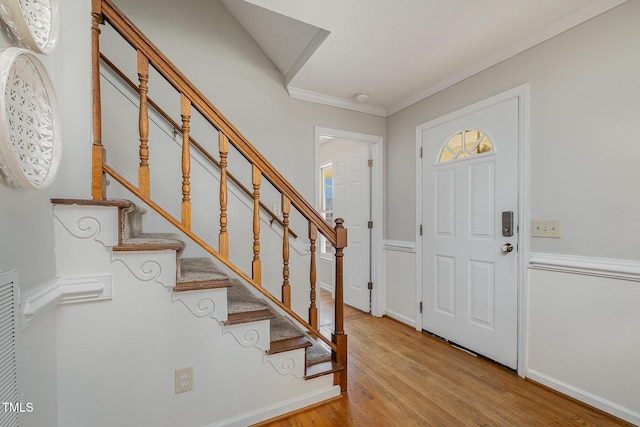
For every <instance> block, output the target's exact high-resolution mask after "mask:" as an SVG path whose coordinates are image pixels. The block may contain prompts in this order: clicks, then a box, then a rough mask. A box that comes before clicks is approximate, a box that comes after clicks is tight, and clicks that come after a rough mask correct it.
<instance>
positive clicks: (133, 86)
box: [100, 53, 298, 239]
mask: <svg viewBox="0 0 640 427" xmlns="http://www.w3.org/2000/svg"><path fill="white" fill-rule="evenodd" d="M100 60H101V61H102V62H104V63H105V65H107V66H108V67H109V68H110V69H111V70H112V71H113V72H114V73H116V75H117V76H118V78H120V79H121V80H122V81H123V82H124V83H125V84H126V85H127V86H129V87H130V88H131V89H133V90H135V91H136V92H138V86H137V85H136V84H135V83H134V82H132V81H131V79H129V77H127V75H126V74H124V73H123V72H122V71H121V70H120V69H119V68H118V67H117V66H116V65H115V64H114V63H113V62H112V61H111V60H110V59H109V58H108V57H107V56H106V55H104V54H102V53H100ZM147 103H148V105H149V107H151V108H153V109H154V110H155V111H156V113H158V114H159V115H160V116H161V117H162V118H163V119H164V120H165V121H166V122H167V123H168V124H169V126H171V127H172V128H174V129H175V130H177V131H179V132H180V133H182V132H183V130H182V126H180V125H179V124H178V122H176V121H175V120H173V119H172V118H171V116H169V114H168V113H167V112H166V111H165V110H164V109H163V108H162V107H160V106H159V105H158V104H156V103H155V102H154V101H153V99H152V98H151V97H149V96H147ZM189 144H191V145H193V146H194V147H195V149H196V150H198V152H199V153H200V154H202V155H203V156H205V157H206V158H207V160H209V161H210V162H211V163H213V164H214V165H215V166H216V167H217V168H218V169H220V162H219V161H218V160H217V159H216V158H215V157H213V155H212V154H211V153H209V151H207V150H206V149H205V148H204V147H203V146H202V145H201V144H200V143H199V142H198V141H197V140H196V139H195V138H193V137H192V136H191V135H189ZM227 178H229V180H230V181H232V182H233V183H234V184H235V185H236V186H237V187H238V188H239V189H240V190H241V191H242V192H243V193H245V194H246V195H247V196H249V197H253V193H252V192H251V190H249V189H248V188H247V187H246V186H245V185H244V184H242V182H240V180H238V179H237V178H236V177H235V176H234V175H233V174H231V172H228V171H227ZM258 203H259V205H260V208H261V209H262V210H263V211H265V212H266V213H267V215H269V216H270V217H271V220H272V221H275V222H276V223H277V224H279V225H280V226H281V227H284V224H283V223H282V220H281V219H280V217H279V216H278V215H276V214H275V213H274V212H273V211H272V210H271V209H269V207H268V206H267V205H265V204H264V203H262V202H258ZM289 235H290V236H291V237H293V238H294V239H297V238H298V235H297V234H296V233H295V232H294V231H293V230H292V229H291V228H289Z"/></svg>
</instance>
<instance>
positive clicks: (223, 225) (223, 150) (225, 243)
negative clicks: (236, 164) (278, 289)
mask: <svg viewBox="0 0 640 427" xmlns="http://www.w3.org/2000/svg"><path fill="white" fill-rule="evenodd" d="M218 142H219V149H220V240H219V243H220V245H219V246H220V247H219V251H220V255H222V256H223V257H224V258H227V257H228V256H229V235H228V234H227V155H228V154H229V138H227V136H226V135H225V134H223V133H222V132H219V137H218Z"/></svg>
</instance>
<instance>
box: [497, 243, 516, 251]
mask: <svg viewBox="0 0 640 427" xmlns="http://www.w3.org/2000/svg"><path fill="white" fill-rule="evenodd" d="M500 249H502V252H504V253H509V252H511V251H513V245H512V244H511V243H507V244H504V245H502V246H501V247H500Z"/></svg>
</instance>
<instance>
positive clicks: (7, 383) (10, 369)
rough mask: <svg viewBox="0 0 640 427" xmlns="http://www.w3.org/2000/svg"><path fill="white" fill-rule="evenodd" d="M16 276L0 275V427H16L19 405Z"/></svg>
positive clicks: (11, 274)
mask: <svg viewBox="0 0 640 427" xmlns="http://www.w3.org/2000/svg"><path fill="white" fill-rule="evenodd" d="M18 301H19V299H18V275H17V273H16V272H15V271H12V272H5V273H2V272H0V402H2V406H0V427H17V426H18V425H19V424H18V422H19V417H18V416H19V411H14V410H11V407H10V405H16V404H18V403H19V402H20V396H19V395H18V372H17V356H16V349H17V346H18V334H19V331H20V328H19V326H18ZM5 403H7V405H9V407H7V405H5Z"/></svg>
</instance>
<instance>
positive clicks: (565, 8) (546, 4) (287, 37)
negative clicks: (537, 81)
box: [222, 0, 626, 117]
mask: <svg viewBox="0 0 640 427" xmlns="http://www.w3.org/2000/svg"><path fill="white" fill-rule="evenodd" d="M624 1H626V0H561V1H559V0H321V1H319V0H222V2H223V3H224V4H225V6H226V7H227V9H229V11H230V12H231V13H232V14H233V15H234V16H235V17H236V19H237V20H238V22H239V23H240V24H241V25H242V26H243V27H244V28H245V30H246V31H247V32H248V33H249V34H250V35H251V37H253V39H254V40H255V41H256V43H257V44H258V45H259V46H260V47H261V48H262V50H263V51H264V52H265V54H266V55H267V56H268V57H269V58H270V59H271V61H272V62H273V63H274V64H275V66H276V67H277V68H278V69H279V70H280V71H281V72H282V75H283V76H284V82H285V86H286V89H287V90H288V91H289V94H290V96H291V97H292V98H297V99H304V100H308V101H313V102H319V103H323V104H328V105H334V106H337V107H341V108H347V109H352V110H356V111H362V112H367V113H370V114H376V115H379V116H385V117H386V116H388V115H390V114H393V113H395V112H397V111H400V110H401V109H403V108H405V107H408V106H409V105H412V104H414V103H416V102H418V101H420V100H421V99H424V98H426V97H428V96H430V95H432V94H434V93H436V92H438V91H440V90H442V89H444V88H446V87H448V86H451V85H452V84H455V83H457V82H459V81H461V80H463V79H465V78H467V77H470V76H471V75H473V74H475V73H478V72H480V71H482V70H484V69H486V68H489V67H491V66H492V65H495V64H497V63H499V62H501V61H503V60H505V59H507V58H509V57H511V56H513V55H516V54H518V53H520V52H522V51H524V50H526V49H528V48H530V47H532V46H535V45H536V44H538V43H541V42H543V41H544V40H547V39H549V38H551V37H553V36H555V35H557V34H559V33H561V32H563V31H565V30H567V29H569V28H571V27H573V26H575V25H578V24H580V23H581V22H584V21H586V20H588V19H590V18H592V17H594V16H596V15H598V14H600V13H602V12H605V11H606V10H609V9H611V8H612V7H615V6H617V5H619V4H621V3H624ZM360 92H366V93H367V95H368V100H367V101H366V102H358V101H356V100H355V96H356V95H357V94H358V93H360Z"/></svg>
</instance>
